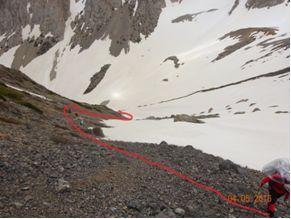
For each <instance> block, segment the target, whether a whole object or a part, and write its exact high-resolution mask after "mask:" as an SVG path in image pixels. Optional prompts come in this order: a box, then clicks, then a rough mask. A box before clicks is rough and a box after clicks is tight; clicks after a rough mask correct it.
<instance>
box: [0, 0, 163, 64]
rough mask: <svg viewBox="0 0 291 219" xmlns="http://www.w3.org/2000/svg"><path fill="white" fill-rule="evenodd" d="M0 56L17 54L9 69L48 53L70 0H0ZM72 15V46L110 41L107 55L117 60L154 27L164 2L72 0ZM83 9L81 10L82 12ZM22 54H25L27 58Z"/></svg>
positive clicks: (62, 27) (61, 33)
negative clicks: (73, 0)
mask: <svg viewBox="0 0 291 219" xmlns="http://www.w3.org/2000/svg"><path fill="white" fill-rule="evenodd" d="M0 4H1V8H0V20H1V24H0V36H2V40H1V41H0V48H1V51H0V56H1V55H2V54H3V53H5V52H7V51H8V50H9V49H11V48H13V47H15V46H18V45H20V47H19V48H18V49H17V50H16V54H15V60H14V62H13V64H12V67H13V68H15V69H19V68H20V67H21V66H23V67H25V66H26V65H27V64H28V63H29V62H30V61H32V60H33V59H34V58H35V57H37V56H39V55H42V54H44V53H46V52H47V51H48V50H49V49H50V48H52V47H53V46H54V45H55V44H57V43H58V42H59V41H61V40H63V38H64V34H65V28H66V22H67V20H68V18H69V17H70V15H71V11H70V7H73V5H72V1H71V2H70V1H67V0H52V1H37V0H24V1H17V0H12V1H7V0H1V1H0ZM74 4H77V7H76V8H73V9H72V10H77V11H78V12H77V14H76V15H75V17H72V20H70V21H69V23H68V25H70V26H71V28H72V29H73V34H72V37H71V41H70V48H71V49H73V48H74V47H75V46H76V45H79V46H80V48H81V49H80V51H83V50H85V49H88V48H89V47H90V46H91V45H92V43H93V42H94V41H95V40H100V39H105V38H107V37H108V38H109V39H110V40H111V46H110V54H111V55H113V56H118V55H119V54H120V53H121V51H122V50H124V51H125V52H128V51H129V43H130V42H139V41H141V35H144V36H145V37H148V36H149V35H150V34H151V33H152V32H153V31H154V29H155V27H156V26H157V24H158V20H159V17H160V14H161V12H162V9H163V8H164V7H165V6H166V3H165V0H158V1H150V0H143V1H140V0H132V1H126V2H125V3H123V1H121V0H111V1H105V0H102V1H94V0H87V1H81V0H76V1H75V2H74ZM81 8H82V9H81ZM25 54H29V55H27V56H26V57H25Z"/></svg>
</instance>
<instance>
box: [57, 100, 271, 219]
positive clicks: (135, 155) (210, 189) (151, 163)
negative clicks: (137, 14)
mask: <svg viewBox="0 0 291 219" xmlns="http://www.w3.org/2000/svg"><path fill="white" fill-rule="evenodd" d="M70 108H71V109H75V110H78V111H79V112H81V113H82V114H84V115H87V116H90V117H93V118H103V119H113V120H121V121H130V120H132V119H133V116H132V115H131V114H129V113H126V112H123V111H118V113H120V114H121V115H122V117H118V116H114V115H107V114H102V113H93V112H90V111H88V110H86V109H84V108H82V107H80V106H78V105H77V104H70V105H66V106H64V111H63V113H64V117H65V119H66V120H67V122H68V123H69V125H70V126H71V128H72V129H73V130H74V131H76V132H78V133H79V134H80V135H81V136H82V137H84V138H87V139H89V140H91V141H94V142H95V143H97V144H98V145H99V146H101V147H104V148H107V149H108V150H111V151H115V152H117V153H119V154H122V155H125V156H127V157H130V158H135V159H138V160H140V161H142V162H144V163H146V164H147V165H149V166H152V167H157V168H159V169H161V170H164V171H166V172H168V173H170V174H172V175H175V176H177V177H179V178H180V179H183V180H184V181H186V182H189V183H191V184H192V185H194V186H196V187H198V188H200V189H202V190H205V191H208V192H212V193H214V194H215V195H217V196H218V197H219V198H220V199H221V200H223V201H225V202H227V203H228V204H230V205H233V206H235V207H238V208H241V209H243V210H247V211H251V212H254V213H256V214H258V215H261V216H264V217H268V216H269V214H268V213H267V212H264V211H262V210H259V209H257V208H252V207H249V206H245V205H242V204H239V203H238V202H236V201H232V200H229V199H228V198H227V197H226V196H225V195H223V194H222V193H221V192H220V191H219V190H217V189H215V188H213V187H211V186H207V185H205V184H203V183H200V182H197V181H195V180H194V179H192V178H191V177H190V176H187V175H185V174H182V173H180V172H178V171H176V170H174V169H172V168H171V167H169V166H166V165H164V164H162V163H160V162H154V161H151V160H149V159H148V158H146V157H144V156H142V155H140V154H138V153H134V152H129V151H126V150H124V149H122V148H118V147H116V146H113V145H110V144H108V143H106V142H103V141H101V140H100V139H97V138H96V137H94V136H93V135H91V134H87V133H85V132H84V131H83V130H81V129H80V128H79V126H77V125H76V124H75V123H74V121H73V119H72V118H71V117H70V116H69V115H68V112H67V110H68V109H70Z"/></svg>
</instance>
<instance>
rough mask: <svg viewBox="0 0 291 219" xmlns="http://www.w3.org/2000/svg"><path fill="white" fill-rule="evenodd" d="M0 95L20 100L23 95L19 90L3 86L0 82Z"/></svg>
mask: <svg viewBox="0 0 291 219" xmlns="http://www.w3.org/2000/svg"><path fill="white" fill-rule="evenodd" d="M0 96H2V97H7V98H10V99H13V100H18V101H20V100H22V98H23V96H24V95H23V94H22V93H21V92H20V91H17V90H14V89H12V88H9V87H5V86H3V85H1V84H0Z"/></svg>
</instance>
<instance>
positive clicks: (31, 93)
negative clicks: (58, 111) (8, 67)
mask: <svg viewBox="0 0 291 219" xmlns="http://www.w3.org/2000/svg"><path fill="white" fill-rule="evenodd" d="M5 85H6V86H7V87H10V88H12V89H14V90H18V91H21V92H25V93H27V94H29V95H32V96H35V97H38V98H41V99H43V100H48V101H51V100H50V99H48V98H46V97H45V96H42V95H39V94H36V93H33V92H30V91H27V90H24V89H20V88H18V87H14V86H12V85H9V84H5Z"/></svg>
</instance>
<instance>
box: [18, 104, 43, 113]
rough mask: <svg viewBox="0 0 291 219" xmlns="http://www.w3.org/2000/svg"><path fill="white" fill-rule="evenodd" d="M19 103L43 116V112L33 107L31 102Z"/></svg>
mask: <svg viewBox="0 0 291 219" xmlns="http://www.w3.org/2000/svg"><path fill="white" fill-rule="evenodd" d="M18 103H19V104H21V105H22V106H25V107H28V108H30V109H32V110H34V111H36V112H37V113H39V114H43V111H42V110H41V109H40V108H38V107H37V106H35V105H33V104H32V103H30V102H25V101H19V102H18Z"/></svg>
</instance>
